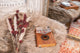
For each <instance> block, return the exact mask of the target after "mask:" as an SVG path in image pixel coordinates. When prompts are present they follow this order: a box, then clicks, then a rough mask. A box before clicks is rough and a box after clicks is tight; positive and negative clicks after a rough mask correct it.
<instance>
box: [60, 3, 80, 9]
mask: <svg viewBox="0 0 80 53" xmlns="http://www.w3.org/2000/svg"><path fill="white" fill-rule="evenodd" d="M70 4H71V6H69V7H67V6H64V5H62V4H61V5H60V7H62V8H64V9H67V10H68V9H75V10H78V9H79V6H77V5H76V4H74V3H70Z"/></svg>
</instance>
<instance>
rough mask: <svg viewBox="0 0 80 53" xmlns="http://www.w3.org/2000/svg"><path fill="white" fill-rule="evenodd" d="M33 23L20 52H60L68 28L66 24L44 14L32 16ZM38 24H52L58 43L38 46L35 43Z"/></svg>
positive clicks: (43, 25)
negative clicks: (43, 46) (52, 45)
mask: <svg viewBox="0 0 80 53" xmlns="http://www.w3.org/2000/svg"><path fill="white" fill-rule="evenodd" d="M30 24H33V25H32V26H31V27H30V28H29V29H28V30H27V32H26V35H25V37H24V41H23V43H22V45H21V49H20V53H58V51H59V49H60V45H61V43H62V42H63V41H64V40H65V38H66V35H67V30H66V27H65V25H63V24H61V23H59V22H58V21H56V20H52V19H49V18H47V17H44V16H37V17H33V18H32V23H30ZM36 26H42V27H45V26H50V28H51V29H52V31H53V32H54V37H55V39H56V42H57V45H56V46H54V47H45V48H38V47H36V43H35V32H34V31H35V27H36Z"/></svg>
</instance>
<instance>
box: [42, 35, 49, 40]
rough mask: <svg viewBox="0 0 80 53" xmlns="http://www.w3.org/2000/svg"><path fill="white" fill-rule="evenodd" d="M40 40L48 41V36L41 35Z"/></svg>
mask: <svg viewBox="0 0 80 53" xmlns="http://www.w3.org/2000/svg"><path fill="white" fill-rule="evenodd" d="M41 38H42V39H43V40H48V39H49V36H48V35H42V36H41Z"/></svg>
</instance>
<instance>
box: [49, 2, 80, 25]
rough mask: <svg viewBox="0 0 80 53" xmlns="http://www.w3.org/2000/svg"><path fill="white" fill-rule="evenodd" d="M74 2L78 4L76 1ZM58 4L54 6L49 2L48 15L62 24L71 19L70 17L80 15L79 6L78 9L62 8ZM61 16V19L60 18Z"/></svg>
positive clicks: (73, 17)
mask: <svg viewBox="0 0 80 53" xmlns="http://www.w3.org/2000/svg"><path fill="white" fill-rule="evenodd" d="M76 4H77V5H78V6H80V5H79V4H78V3H77V2H76ZM59 5H60V4H57V3H56V6H53V5H52V4H50V7H49V11H48V17H50V18H52V19H55V20H58V21H60V22H62V23H64V24H66V23H68V22H70V21H71V19H75V18H77V17H78V16H79V15H80V8H79V9H78V10H75V9H69V10H66V9H63V8H61V7H60V6H59ZM60 18H61V19H60Z"/></svg>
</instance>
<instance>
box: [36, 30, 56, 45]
mask: <svg viewBox="0 0 80 53" xmlns="http://www.w3.org/2000/svg"><path fill="white" fill-rule="evenodd" d="M41 30H42V31H41ZM36 43H37V47H50V46H55V45H56V41H55V39H54V36H53V33H52V31H51V30H49V29H47V30H43V29H39V30H38V29H36Z"/></svg>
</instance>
